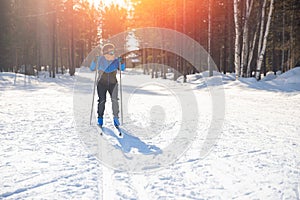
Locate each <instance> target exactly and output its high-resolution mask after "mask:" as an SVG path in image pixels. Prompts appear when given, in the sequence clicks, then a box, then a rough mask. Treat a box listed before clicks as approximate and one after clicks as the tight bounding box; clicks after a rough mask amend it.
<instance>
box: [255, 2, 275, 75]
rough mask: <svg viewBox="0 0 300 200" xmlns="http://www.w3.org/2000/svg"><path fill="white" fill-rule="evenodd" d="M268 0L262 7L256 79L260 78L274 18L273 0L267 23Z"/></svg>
mask: <svg viewBox="0 0 300 200" xmlns="http://www.w3.org/2000/svg"><path fill="white" fill-rule="evenodd" d="M266 2H267V0H264V3H263V7H262V17H261V22H260V23H261V26H260V36H259V43H258V59H257V64H256V65H257V67H256V75H255V77H256V79H257V80H260V74H261V72H260V70H261V66H262V62H263V59H264V55H265V51H266V47H267V39H268V34H269V29H270V23H271V19H272V12H273V9H274V0H271V2H270V5H269V14H268V18H267V22H266V24H265V18H264V16H265V8H266Z"/></svg>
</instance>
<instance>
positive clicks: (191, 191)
mask: <svg viewBox="0 0 300 200" xmlns="http://www.w3.org/2000/svg"><path fill="white" fill-rule="evenodd" d="M84 73H87V74H88V70H86V69H84V68H83V69H81V71H80V72H77V73H76V75H77V77H76V78H74V77H70V76H68V75H58V76H57V78H55V79H51V78H47V75H41V76H40V77H39V78H36V77H28V76H26V77H25V76H24V75H20V74H14V73H0V107H1V109H0V141H1V145H0V174H1V177H0V199H299V192H300V167H299V166H300V124H299V122H300V67H297V68H294V69H292V70H290V71H288V72H286V73H283V74H281V75H276V76H275V75H274V74H273V75H272V74H269V75H268V76H267V77H265V78H264V79H262V80H261V81H258V82H257V81H256V80H255V79H253V78H240V79H239V80H237V81H235V76H234V74H228V75H223V74H220V73H215V75H216V76H215V77H208V76H207V72H205V73H202V74H195V75H189V76H188V77H187V81H188V83H182V78H180V79H178V81H177V82H174V81H171V80H162V79H151V78H150V77H149V76H144V75H142V74H141V73H139V72H135V71H130V70H128V71H127V72H125V73H124V74H123V79H124V80H123V89H124V96H123V101H124V104H125V106H124V109H125V110H127V109H128V110H127V111H128V112H125V113H124V115H125V116H127V117H126V118H125V119H124V129H126V131H127V132H128V135H125V136H124V137H123V138H119V137H117V136H116V135H114V134H113V132H112V131H114V132H115V130H114V129H113V128H112V126H111V113H110V112H111V111H110V110H111V109H110V103H111V102H109V101H107V109H106V113H105V119H106V121H105V123H106V126H107V131H108V132H109V133H110V134H111V135H109V134H105V135H104V136H99V135H98V133H97V132H96V131H95V132H88V133H86V134H89V136H90V140H84V139H82V135H80V133H78V125H79V124H78V118H77V116H76V110H75V111H74V107H73V106H74V104H76V103H77V101H76V99H75V100H74V95H75V98H76V94H77V95H78V93H76V86H77V87H78V84H77V85H76V84H75V83H76V79H77V81H78V77H79V76H80V74H84ZM91 75H93V74H91ZM91 79H93V76H91ZM220 79H221V80H222V82H223V84H220ZM74 86H75V88H74ZM79 86H80V85H79ZM91 87H92V86H91ZM77 89H78V88H77ZM79 89H82V90H81V91H85V92H86V94H85V95H86V96H80V95H78V96H77V97H78V98H79V97H80V101H81V100H82V99H81V97H82V98H83V100H82V101H85V100H86V101H90V99H89V98H88V96H90V94H91V90H90V87H85V85H82V86H81V87H80V88H79ZM220 90H224V94H225V101H217V102H212V94H213V92H214V91H220ZM77 91H78V90H77ZM132 94H134V95H132ZM192 94H193V95H195V101H196V102H194V103H192V99H190V97H191V96H190V95H192ZM218 94H219V93H218ZM130 95H131V96H130ZM183 101H187V103H186V104H185V103H182V102H183ZM128 102H129V103H128ZM214 103H223V104H224V108H225V115H224V119H223V121H222V124H223V126H222V131H221V134H220V135H217V136H216V138H215V139H216V140H215V142H214V143H211V144H212V145H213V146H212V148H211V149H210V151H209V152H208V153H207V154H206V155H205V156H203V155H202V154H201V152H202V148H203V147H205V144H204V143H205V142H206V140H205V139H206V138H207V133H208V132H209V130H210V128H211V123H212V121H213V120H212V119H213V115H214V112H213V109H214V108H216V107H215V104H214ZM83 106H84V104H83ZM89 106H90V105H86V107H89ZM218 108H222V107H218ZM185 109H190V110H189V111H191V112H192V114H190V115H187V113H186V112H185ZM95 110H96V108H95V109H94V111H95ZM87 111H88V109H87ZM194 112H195V113H194ZM181 115H184V117H182V116H181ZM128 116H131V117H128ZM195 116H198V117H196V118H197V119H195ZM87 118H88V119H89V116H87ZM183 118H184V119H183ZM82 121H85V117H83V118H82ZM94 121H95V113H94ZM94 121H93V122H94ZM143 122H145V123H143ZM186 122H189V123H191V124H192V123H193V122H197V127H196V128H195V129H192V130H193V131H194V134H195V135H196V137H193V138H189V137H188V136H190V135H191V133H190V132H191V131H192V130H191V129H190V127H185V126H184V125H183V124H184V123H186ZM180 127H184V128H182V129H180ZM145 129H146V130H147V131H144V132H143V130H145ZM178 129H180V131H178ZM91 130H94V129H91ZM95 130H96V129H95ZM181 132H183V134H182V135H180V134H181ZM184 135H186V136H187V137H186V138H185V137H184ZM191 136H193V135H191ZM177 138H179V139H180V141H183V142H190V145H188V148H186V149H184V151H183V150H180V151H182V152H181V153H180V151H179V152H176V153H177V154H174V155H177V156H178V158H176V159H174V158H172V154H171V153H172V151H169V149H168V147H169V146H170V145H172V144H175V143H176V142H177ZM95 141H101V142H102V143H101V144H103V145H107V148H108V150H110V151H111V152H110V154H108V157H109V156H111V155H114V153H115V152H123V153H121V155H125V156H126V158H125V159H124V160H125V163H123V164H122V162H120V163H119V164H118V165H117V164H116V166H117V167H118V166H120V169H118V168H117V167H115V168H111V167H110V166H109V164H110V163H105V162H103V161H100V160H99V159H98V156H97V155H95V154H94V152H93V150H94V149H93V148H91V147H90V146H89V143H87V142H91V144H95V143H94V142H95ZM111 142H115V143H111ZM96 144H98V143H96ZM113 144H114V145H116V147H117V148H115V147H113ZM176 144H177V143H176ZM178 144H181V143H178ZM128 145H129V146H128ZM175 147H177V146H176V145H175ZM178 147H180V146H178ZM208 147H209V146H208ZM148 148H150V149H151V148H152V150H153V149H154V151H155V150H156V154H153V156H152V157H151V158H152V159H157V158H163V156H164V155H166V153H170V154H169V155H170V157H171V159H170V160H169V161H170V162H167V159H166V162H165V163H164V165H163V164H162V165H159V164H157V165H154V166H153V169H151V168H150V167H149V168H148V170H143V171H139V173H134V171H133V172H128V171H124V170H121V169H123V168H122V167H124V166H126V165H128V166H131V163H132V162H134V161H135V156H140V157H138V158H143V157H145V156H151V155H149V151H147V150H149V149H148ZM120 149H122V150H123V151H121V150H120ZM178 149H180V148H178ZM102 150H103V151H105V149H102ZM173 150H174V149H173ZM173 153H174V152H173ZM179 153H180V154H179ZM150 154H151V151H150ZM174 155H173V156H174ZM147 158H149V157H147ZM111 159H112V160H113V159H114V157H111ZM122 159H123V158H122ZM126 159H128V160H126ZM122 161H123V160H122ZM141 161H142V159H141ZM164 161H165V160H160V162H162V163H163V162H164ZM171 161H172V162H171ZM149 162H150V161H149ZM143 164H145V165H146V164H147V163H143V162H139V165H143ZM136 169H138V167H137V168H136Z"/></svg>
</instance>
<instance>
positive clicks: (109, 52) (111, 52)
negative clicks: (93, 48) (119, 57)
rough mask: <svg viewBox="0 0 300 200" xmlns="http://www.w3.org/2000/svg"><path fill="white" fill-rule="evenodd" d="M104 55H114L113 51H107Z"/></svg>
mask: <svg viewBox="0 0 300 200" xmlns="http://www.w3.org/2000/svg"><path fill="white" fill-rule="evenodd" d="M105 54H108V55H115V51H108V52H106V53H105Z"/></svg>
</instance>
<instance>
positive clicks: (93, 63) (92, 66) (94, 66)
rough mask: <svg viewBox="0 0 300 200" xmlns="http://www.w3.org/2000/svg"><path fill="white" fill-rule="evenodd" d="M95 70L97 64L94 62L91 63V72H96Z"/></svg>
mask: <svg viewBox="0 0 300 200" xmlns="http://www.w3.org/2000/svg"><path fill="white" fill-rule="evenodd" d="M95 68H96V63H95V61H94V60H93V61H92V62H91V64H90V70H91V71H94V70H95Z"/></svg>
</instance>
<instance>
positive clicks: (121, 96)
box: [119, 59, 123, 125]
mask: <svg viewBox="0 0 300 200" xmlns="http://www.w3.org/2000/svg"><path fill="white" fill-rule="evenodd" d="M119 69H120V101H121V102H120V104H121V124H122V125H123V95H122V69H121V60H120V59H119Z"/></svg>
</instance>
